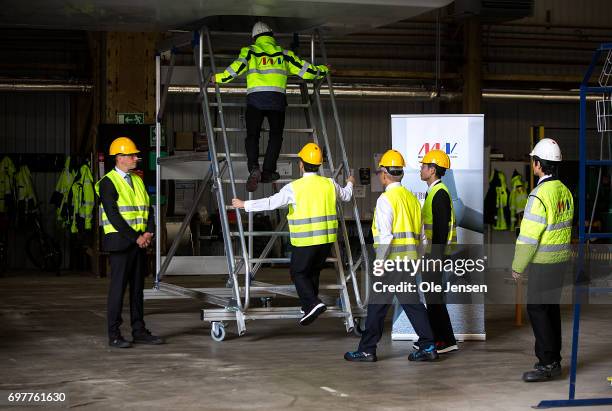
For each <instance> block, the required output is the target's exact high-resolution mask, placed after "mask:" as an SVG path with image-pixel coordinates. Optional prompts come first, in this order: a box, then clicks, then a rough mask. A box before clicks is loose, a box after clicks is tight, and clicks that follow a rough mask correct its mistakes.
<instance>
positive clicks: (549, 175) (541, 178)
mask: <svg viewBox="0 0 612 411" xmlns="http://www.w3.org/2000/svg"><path fill="white" fill-rule="evenodd" d="M551 177H552V174H548V175H545V176H542V177H540V179H539V180H538V184H540V183H541V182H542V181H543V180H546V179H547V178H551Z"/></svg>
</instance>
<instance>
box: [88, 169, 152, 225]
mask: <svg viewBox="0 0 612 411" xmlns="http://www.w3.org/2000/svg"><path fill="white" fill-rule="evenodd" d="M130 176H131V179H132V184H133V186H134V188H133V189H132V187H130V185H129V184H128V183H127V181H125V179H124V178H123V177H121V175H120V174H119V173H118V172H117V171H115V169H113V170H111V171H110V172H108V173H107V174H106V175H105V176H104V177H102V179H104V178H108V179H109V180H110V181H111V182H112V183H113V185H114V186H115V189H116V190H117V194H118V195H119V198H118V200H117V207H118V208H119V214H121V217H123V219H124V220H125V222H126V223H127V224H128V225H129V226H130V227H131V228H132V229H133V230H134V231H136V232H145V231H146V229H147V220H148V218H149V204H150V200H149V194H148V193H147V190H146V189H145V185H144V183H143V182H142V179H141V178H140V177H139V176H138V175H136V174H133V173H130ZM102 179H100V181H102ZM100 181H98V182H97V183H96V194H97V195H98V196H100ZM100 208H101V210H102V228H103V229H104V234H109V233H116V232H117V230H116V229H115V227H113V225H112V224H111V222H110V221H109V219H108V217H107V216H106V212H105V211H104V207H103V206H102V205H100Z"/></svg>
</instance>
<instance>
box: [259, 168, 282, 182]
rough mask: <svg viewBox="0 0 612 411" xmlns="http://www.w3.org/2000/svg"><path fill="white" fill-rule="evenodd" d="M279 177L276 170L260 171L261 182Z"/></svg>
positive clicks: (272, 180)
mask: <svg viewBox="0 0 612 411" xmlns="http://www.w3.org/2000/svg"><path fill="white" fill-rule="evenodd" d="M279 178H280V174H278V173H277V172H276V171H267V170H264V171H263V172H262V173H261V182H262V183H273V182H275V181H276V180H278V179H279Z"/></svg>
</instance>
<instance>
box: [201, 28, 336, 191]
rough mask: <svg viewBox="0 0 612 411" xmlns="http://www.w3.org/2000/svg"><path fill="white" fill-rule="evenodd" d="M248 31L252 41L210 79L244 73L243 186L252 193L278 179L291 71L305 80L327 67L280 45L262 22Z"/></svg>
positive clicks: (322, 73)
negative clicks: (263, 145) (264, 143)
mask: <svg viewBox="0 0 612 411" xmlns="http://www.w3.org/2000/svg"><path fill="white" fill-rule="evenodd" d="M251 34H252V37H253V44H252V45H250V46H248V47H243V48H242V50H240V55H239V56H238V58H237V59H236V60H235V61H234V62H233V63H232V64H230V65H229V66H228V67H227V68H226V69H225V71H224V72H223V73H217V74H216V75H215V76H213V77H212V81H213V83H220V84H226V83H229V82H231V81H233V80H234V79H236V78H237V77H239V76H241V75H242V74H244V73H246V81H247V108H246V114H245V120H246V129H247V136H246V140H245V146H246V154H247V160H248V162H247V165H248V168H249V173H250V175H249V178H248V180H247V184H246V189H247V191H250V192H253V191H255V190H256V189H257V184H258V183H259V182H262V183H271V182H273V181H276V180H278V179H279V178H280V176H279V174H278V173H277V172H276V161H277V160H278V156H279V153H280V150H281V147H282V144H283V130H284V127H285V107H286V106H287V98H286V96H285V93H286V88H287V77H288V76H289V75H292V74H293V75H296V76H298V77H300V78H302V79H304V80H315V79H320V78H323V77H325V75H326V74H327V72H328V68H327V67H326V66H324V65H318V66H315V65H314V64H311V63H309V62H307V61H304V60H302V59H301V58H300V57H298V56H297V55H296V54H295V53H294V52H293V51H291V50H286V49H284V48H283V47H281V46H279V45H278V44H277V43H276V39H275V38H274V33H273V32H272V29H271V28H270V27H269V26H268V25H267V24H266V23H264V22H261V21H258V22H257V23H255V25H254V26H253V30H252V33H251ZM264 118H267V119H268V125H269V126H270V134H269V139H268V148H267V149H266V156H265V158H264V162H263V171H262V170H260V168H259V139H260V134H261V125H262V123H263V120H264Z"/></svg>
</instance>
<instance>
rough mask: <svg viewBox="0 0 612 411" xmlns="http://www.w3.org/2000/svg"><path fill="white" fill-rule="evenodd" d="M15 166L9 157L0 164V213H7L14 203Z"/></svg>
mask: <svg viewBox="0 0 612 411" xmlns="http://www.w3.org/2000/svg"><path fill="white" fill-rule="evenodd" d="M15 172H16V170H15V164H14V163H13V160H11V158H10V157H9V156H5V157H4V158H3V159H2V161H1V162H0V213H7V212H8V211H9V209H10V208H11V206H14V204H10V203H11V202H13V203H14V201H15Z"/></svg>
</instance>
